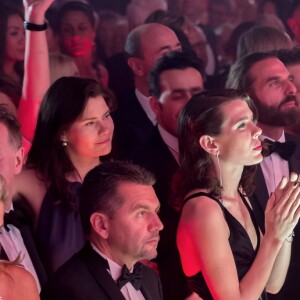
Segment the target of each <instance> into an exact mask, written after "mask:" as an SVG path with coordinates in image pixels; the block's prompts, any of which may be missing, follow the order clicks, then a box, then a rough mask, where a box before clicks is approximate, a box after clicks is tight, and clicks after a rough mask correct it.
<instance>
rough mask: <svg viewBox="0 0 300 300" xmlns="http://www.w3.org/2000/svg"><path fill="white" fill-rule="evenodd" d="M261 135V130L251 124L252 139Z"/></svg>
mask: <svg viewBox="0 0 300 300" xmlns="http://www.w3.org/2000/svg"><path fill="white" fill-rule="evenodd" d="M261 134H262V130H261V128H260V127H258V126H257V125H256V124H254V123H253V137H254V138H258V137H259V136H260V135H261Z"/></svg>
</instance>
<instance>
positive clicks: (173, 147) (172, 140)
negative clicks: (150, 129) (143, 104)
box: [157, 124, 179, 164]
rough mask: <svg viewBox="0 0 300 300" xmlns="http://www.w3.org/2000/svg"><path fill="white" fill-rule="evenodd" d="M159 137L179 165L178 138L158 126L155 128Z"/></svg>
mask: <svg viewBox="0 0 300 300" xmlns="http://www.w3.org/2000/svg"><path fill="white" fill-rule="evenodd" d="M157 128H158V131H159V133H160V136H161V138H162V140H163V141H164V143H165V144H166V145H167V147H168V148H169V150H170V151H171V153H172V155H173V156H174V158H175V160H176V161H177V162H178V164H179V146H178V138H177V137H176V136H174V135H173V134H171V133H169V132H168V131H166V130H165V129H164V128H162V127H161V126H160V125H159V124H158V126H157Z"/></svg>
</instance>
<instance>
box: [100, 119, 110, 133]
mask: <svg viewBox="0 0 300 300" xmlns="http://www.w3.org/2000/svg"><path fill="white" fill-rule="evenodd" d="M108 133H109V127H108V126H106V125H105V124H103V123H101V122H99V125H98V134H99V135H102V134H108Z"/></svg>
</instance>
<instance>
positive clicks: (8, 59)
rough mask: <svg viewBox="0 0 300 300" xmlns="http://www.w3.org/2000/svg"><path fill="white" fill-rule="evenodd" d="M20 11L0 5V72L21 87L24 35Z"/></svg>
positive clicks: (16, 8) (6, 5) (5, 4)
mask: <svg viewBox="0 0 300 300" xmlns="http://www.w3.org/2000/svg"><path fill="white" fill-rule="evenodd" d="M23 21H24V18H23V14H22V11H21V10H20V9H19V8H18V7H16V6H13V5H10V4H8V3H4V4H3V3H2V4H0V41H1V43H0V72H3V73H5V74H6V75H8V76H10V77H11V78H13V79H14V80H15V81H16V82H18V83H19V84H20V85H21V82H22V78H23V60H24V50H25V34H24V28H23Z"/></svg>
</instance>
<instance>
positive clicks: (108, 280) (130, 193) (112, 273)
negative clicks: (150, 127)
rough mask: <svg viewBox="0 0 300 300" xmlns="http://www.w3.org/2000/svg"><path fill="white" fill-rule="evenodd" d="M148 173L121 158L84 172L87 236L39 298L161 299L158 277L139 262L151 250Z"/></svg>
mask: <svg viewBox="0 0 300 300" xmlns="http://www.w3.org/2000/svg"><path fill="white" fill-rule="evenodd" d="M153 184H154V178H153V175H152V174H150V173H149V172H147V171H146V170H144V169H142V168H141V167H139V166H136V165H133V164H130V163H127V162H118V161H114V162H103V163H101V164H100V165H99V166H97V167H96V168H94V169H93V170H91V171H90V172H89V173H88V174H87V175H86V177H85V179H84V182H83V185H82V190H81V200H80V214H81V219H82V224H83V228H84V231H85V233H86V235H87V237H88V240H89V242H88V243H87V244H86V245H85V246H84V248H83V249H82V250H81V251H80V252H78V253H77V254H75V255H74V256H73V257H72V258H71V259H70V260H69V261H67V262H66V263H65V264H64V265H63V266H62V267H61V268H60V269H59V270H58V271H57V272H56V273H55V274H54V276H53V278H52V280H50V281H49V283H48V285H46V288H45V290H43V291H42V295H41V298H42V299H49V300H50V299H51V300H52V299H56V300H60V299H61V300H65V299H72V300H86V299H89V300H99V299H102V300H104V299H111V300H121V299H127V300H128V299H146V300H150V299H151V300H159V299H162V290H161V284H160V280H159V277H158V276H157V275H156V274H155V272H154V271H153V270H152V269H150V268H148V267H146V266H145V265H144V264H141V263H140V262H139V261H140V260H151V259H152V258H154V257H155V256H156V254H157V250H156V248H157V244H158V241H159V231H160V230H161V229H162V228H163V225H162V223H161V221H160V219H159V218H158V215H157V212H158V210H159V206H160V204H159V201H158V199H157V197H156V194H155V192H154V189H153V187H152V185H153Z"/></svg>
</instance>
